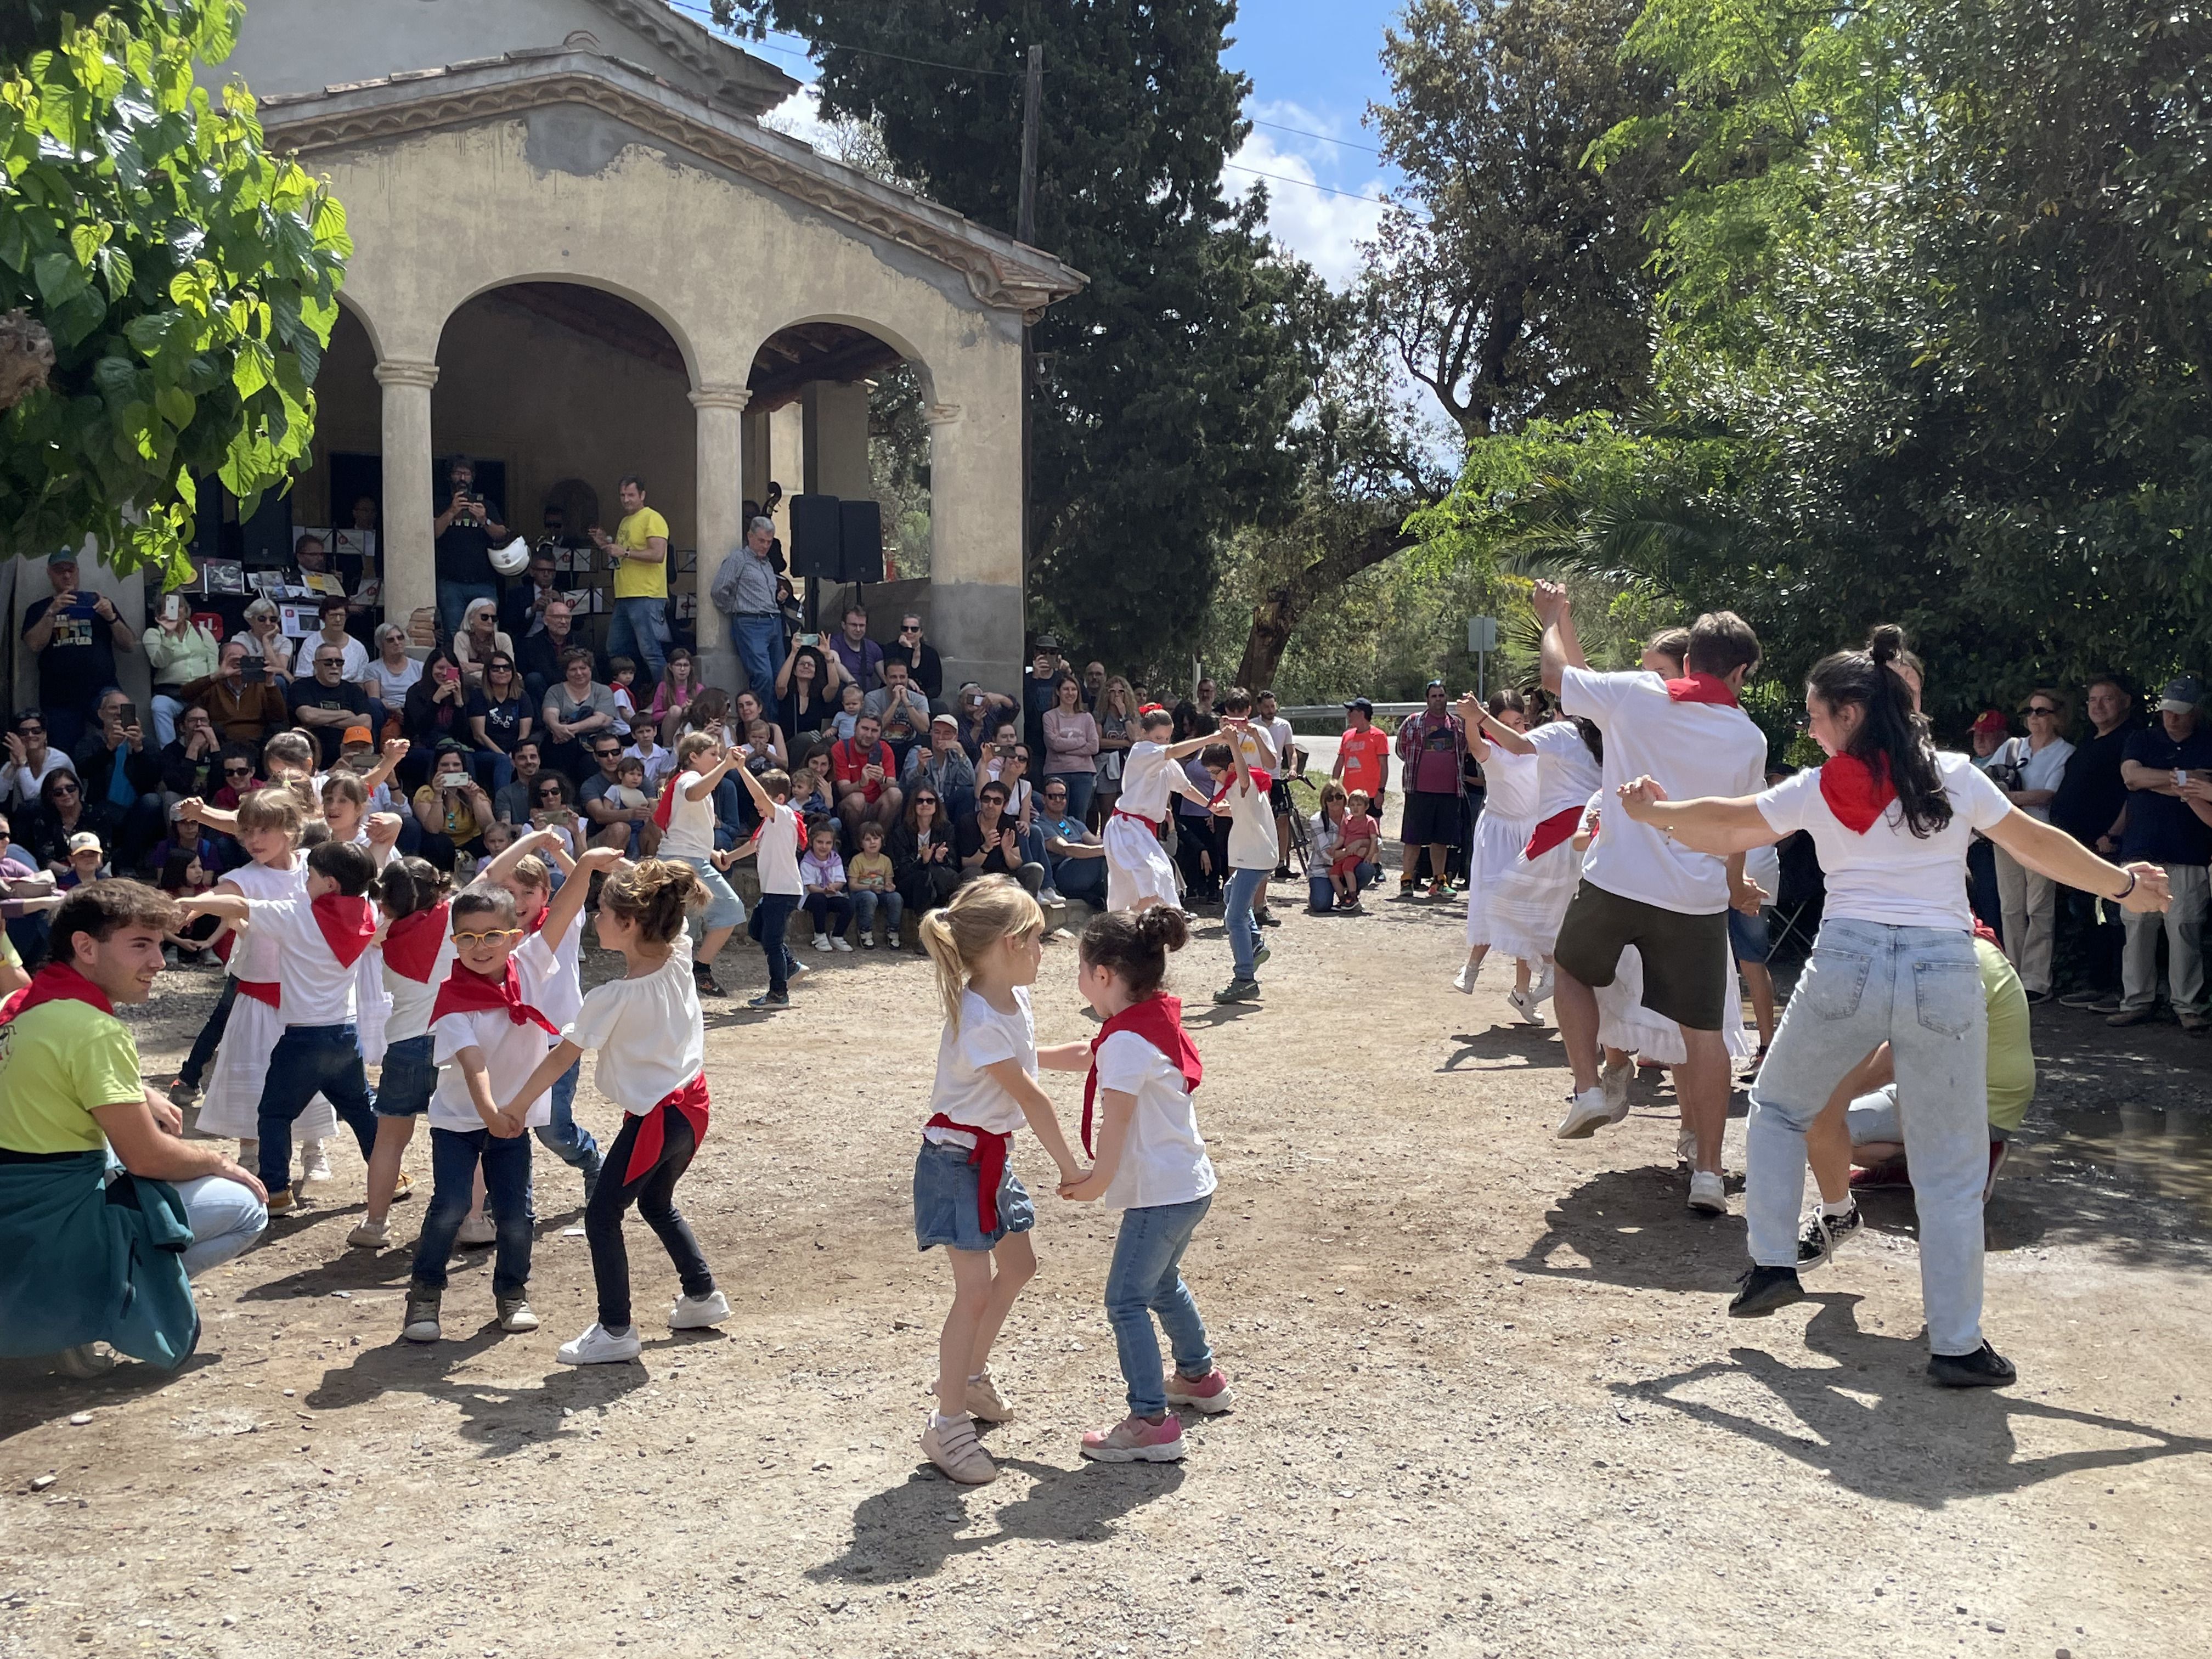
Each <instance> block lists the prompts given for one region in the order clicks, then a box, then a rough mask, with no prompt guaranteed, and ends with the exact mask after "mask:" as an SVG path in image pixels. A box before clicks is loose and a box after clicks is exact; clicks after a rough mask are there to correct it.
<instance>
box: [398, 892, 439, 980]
mask: <svg viewBox="0 0 2212 1659" xmlns="http://www.w3.org/2000/svg"><path fill="white" fill-rule="evenodd" d="M448 908H449V907H448V906H447V905H445V904H444V903H438V904H434V905H432V906H431V907H430V908H428V909H427V910H417V911H416V912H415V913H414V914H413V915H404V916H402V917H400V918H399V920H398V921H395V922H393V923H392V926H391V927H388V928H386V930H385V933H384V963H385V966H386V967H387V968H392V969H397V970H398V973H399V975H400V977H402V978H403V979H411V980H413V981H415V982H416V984H417V985H428V983H429V982H430V970H431V969H434V968H435V967H436V966H437V965H438V952H439V951H441V950H442V949H443V948H444V946H445V943H446V917H447V910H448Z"/></svg>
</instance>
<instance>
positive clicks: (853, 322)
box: [748, 311, 937, 402]
mask: <svg viewBox="0 0 2212 1659" xmlns="http://www.w3.org/2000/svg"><path fill="white" fill-rule="evenodd" d="M812 323H829V324H835V325H837V326H840V327H842V328H850V329H858V330H859V331H860V332H861V333H863V334H872V335H873V336H875V337H876V338H877V339H878V340H881V341H882V342H883V343H884V344H885V345H887V346H890V348H891V349H893V350H895V351H896V352H897V353H898V354H899V355H900V356H902V357H903V358H905V359H906V361H907V362H909V363H911V364H912V365H913V366H914V370H915V374H918V375H919V376H921V389H922V395H923V397H924V398H925V399H927V400H928V401H930V402H934V401H936V397H937V377H936V374H935V373H934V372H933V370H932V368H931V367H930V362H929V357H928V356H927V353H925V352H923V351H922V350H921V348H920V347H918V346H916V345H915V343H914V339H913V337H912V336H911V335H910V334H908V332H906V331H902V330H900V329H897V328H894V327H892V326H890V325H888V324H886V323H884V322H882V321H879V320H878V319H876V318H874V317H866V316H860V315H856V314H849V313H844V312H836V311H815V312H806V313H801V314H799V315H797V316H793V317H789V318H786V319H784V320H782V321H781V322H779V323H777V324H776V325H775V326H774V327H773V328H770V329H768V330H766V331H763V333H762V334H761V336H760V338H759V340H758V341H757V343H755V344H754V347H753V350H752V356H751V357H750V359H749V360H748V361H750V362H758V361H759V357H760V354H761V351H762V350H763V348H765V347H766V346H767V345H768V343H769V341H771V340H773V339H775V337H776V336H778V335H780V334H787V333H789V332H791V331H793V330H797V329H803V328H805V327H806V326H807V325H809V324H812Z"/></svg>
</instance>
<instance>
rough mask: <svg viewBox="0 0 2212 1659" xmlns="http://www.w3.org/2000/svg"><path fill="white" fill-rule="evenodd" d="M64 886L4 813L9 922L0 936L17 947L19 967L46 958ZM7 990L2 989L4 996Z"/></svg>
mask: <svg viewBox="0 0 2212 1659" xmlns="http://www.w3.org/2000/svg"><path fill="white" fill-rule="evenodd" d="M34 810H35V809H34ZM59 894H60V887H59V885H58V884H57V883H56V881H55V880H54V876H53V872H52V871H51V870H41V869H40V867H39V859H38V854H35V853H33V851H32V850H31V849H30V848H28V847H26V846H23V845H21V843H19V842H17V841H16V840H15V830H14V828H13V826H11V825H10V824H9V822H8V820H7V819H6V818H4V817H0V920H4V921H5V923H6V929H5V932H4V933H0V938H4V939H6V940H7V941H8V943H9V946H10V947H11V948H12V949H13V950H14V951H15V961H16V965H17V967H18V968H36V967H37V966H38V965H39V964H40V963H41V962H43V961H45V960H46V933H47V929H48V927H49V926H50V925H51V922H52V911H53V908H54V907H55V906H56V905H58V904H59V903H60V902H61V900H60V897H59ZM9 988H10V990H20V989H21V986H14V987H9ZM6 994H9V993H8V992H5V991H0V996H4V995H6Z"/></svg>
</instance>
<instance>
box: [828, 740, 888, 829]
mask: <svg viewBox="0 0 2212 1659" xmlns="http://www.w3.org/2000/svg"><path fill="white" fill-rule="evenodd" d="M829 776H830V780H831V781H832V782H834V783H835V784H836V790H837V814H838V816H839V817H842V819H843V820H844V821H845V833H846V835H847V836H848V837H852V836H858V835H859V834H860V825H861V824H862V823H880V824H882V825H883V826H884V829H886V830H888V829H890V826H891V825H892V824H894V823H897V822H898V815H899V811H900V809H901V808H902V807H903V806H905V805H906V793H905V792H904V791H903V790H902V789H901V788H900V787H898V785H897V783H896V781H894V780H896V778H897V776H898V763H897V762H896V761H895V760H893V759H892V758H891V750H890V744H887V743H884V741H883V740H882V728H881V727H880V726H878V725H877V724H876V718H875V716H874V715H872V714H863V715H861V716H860V720H859V722H858V724H856V725H855V726H854V728H853V735H852V737H851V738H847V739H845V740H842V741H841V742H839V743H837V744H835V745H834V746H833V747H832V748H831V749H830V750H829ZM852 844H853V845H854V846H858V845H859V842H857V841H855V842H853V843H852Z"/></svg>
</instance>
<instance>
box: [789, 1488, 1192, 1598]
mask: <svg viewBox="0 0 2212 1659" xmlns="http://www.w3.org/2000/svg"><path fill="white" fill-rule="evenodd" d="M998 1464H999V1467H1000V1468H1001V1469H1019V1470H1020V1471H1021V1472H1022V1473H1023V1474H1026V1475H1029V1476H1030V1478H1031V1479H1032V1480H1035V1482H1036V1485H1035V1486H1031V1487H1030V1491H1029V1493H1028V1495H1027V1496H1026V1497H1024V1498H1019V1499H1018V1500H1016V1501H1015V1502H1013V1503H1012V1504H1007V1505H1006V1506H1005V1507H1004V1508H1002V1509H1000V1510H995V1511H994V1512H992V1514H991V1515H990V1516H989V1517H988V1518H989V1519H992V1520H994V1521H996V1522H998V1530H997V1531H995V1532H992V1533H988V1534H984V1535H982V1536H981V1537H973V1538H966V1537H962V1536H960V1534H961V1533H963V1531H964V1530H966V1529H967V1528H969V1527H972V1526H974V1525H975V1524H976V1522H977V1520H978V1519H979V1518H981V1517H978V1516H971V1515H970V1514H969V1512H968V1510H967V1509H966V1507H965V1506H964V1505H963V1504H962V1503H961V1497H962V1492H963V1489H962V1488H961V1487H959V1486H955V1485H953V1484H952V1483H951V1481H950V1480H946V1479H945V1477H944V1476H943V1475H941V1474H938V1472H937V1471H936V1470H935V1469H933V1468H927V1467H926V1466H925V1467H924V1468H921V1469H917V1470H916V1471H915V1473H914V1474H910V1475H908V1477H907V1478H906V1480H904V1481H902V1482H901V1483H900V1484H899V1485H897V1486H893V1487H891V1488H890V1490H889V1491H887V1492H878V1493H877V1494H876V1495H875V1496H874V1497H872V1498H863V1499H861V1500H860V1507H859V1508H857V1509H855V1510H854V1511H853V1541H852V1542H851V1543H850V1544H849V1545H848V1546H847V1547H846V1549H845V1553H843V1554H842V1555H841V1556H839V1557H838V1558H837V1559H836V1560H834V1561H825V1562H823V1564H822V1565H820V1566H818V1567H810V1568H808V1569H807V1572H806V1576H807V1577H808V1578H810V1579H811V1580H813V1581H814V1582H815V1583H841V1584H899V1583H908V1582H910V1581H912V1580H914V1579H917V1578H927V1577H929V1576H930V1575H931V1574H933V1573H934V1572H936V1571H938V1570H939V1568H941V1567H942V1566H944V1565H945V1562H946V1561H947V1560H948V1559H951V1557H953V1556H956V1555H974V1554H978V1553H981V1552H982V1551H984V1550H987V1549H990V1548H992V1547H994V1546H996V1545H999V1544H1004V1543H1010V1542H1012V1541H1017V1540H1021V1539H1044V1540H1048V1541H1052V1542H1054V1543H1101V1542H1103V1541H1107V1540H1109V1539H1111V1538H1112V1537H1113V1536H1114V1534H1115V1524H1114V1523H1115V1522H1117V1521H1119V1520H1120V1519H1121V1517H1122V1516H1126V1515H1127V1514H1129V1513H1130V1512H1131V1511H1132V1510H1137V1509H1139V1508H1141V1507H1142V1506H1143V1505H1145V1504H1149V1503H1151V1502H1152V1500H1153V1499H1154V1498H1165V1497H1167V1496H1169V1495H1170V1493H1172V1492H1175V1491H1176V1488H1177V1487H1179V1486H1182V1480H1183V1469H1182V1464H1180V1463H1115V1464H1105V1463H1085V1464H1082V1465H1081V1466H1080V1467H1079V1468H1073V1469H1063V1468H1055V1467H1054V1466H1053V1465H1051V1464H1049V1463H1038V1462H1031V1461H1030V1460H1029V1459H1028V1458H1023V1457H1000V1459H999V1460H998Z"/></svg>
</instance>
